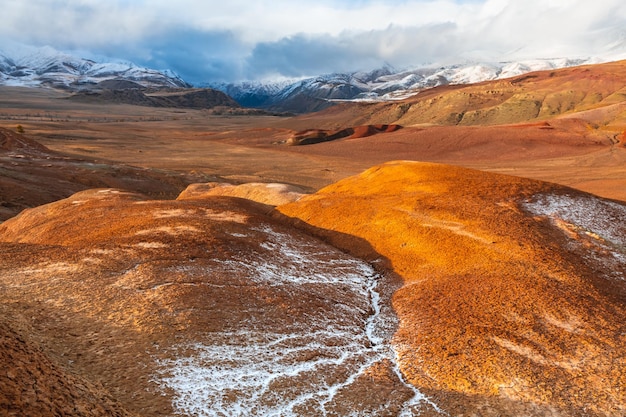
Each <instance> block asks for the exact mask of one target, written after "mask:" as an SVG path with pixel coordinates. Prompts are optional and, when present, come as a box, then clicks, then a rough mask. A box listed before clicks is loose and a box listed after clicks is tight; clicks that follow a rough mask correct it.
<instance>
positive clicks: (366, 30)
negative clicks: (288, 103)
mask: <svg viewBox="0 0 626 417" xmlns="http://www.w3.org/2000/svg"><path fill="white" fill-rule="evenodd" d="M2 9H3V10H2V14H3V25H2V26H0V39H2V41H7V42H8V41H15V42H21V43H25V44H31V45H37V46H43V45H50V46H53V47H55V48H57V49H62V50H66V51H71V50H81V51H84V50H87V51H92V52H93V54H99V55H106V56H109V57H111V58H123V59H128V60H131V61H134V62H137V63H139V64H142V65H149V66H152V67H156V68H159V69H164V68H169V69H173V70H175V71H177V72H178V73H179V74H181V75H182V76H183V77H184V78H186V79H188V80H189V81H192V82H195V83H201V82H203V81H205V82H208V81H219V80H236V79H240V78H260V77H268V76H272V75H282V76H290V77H297V76H305V75H313V74H319V73H325V72H332V71H347V70H359V69H370V68H373V67H375V66H378V65H382V64H383V63H385V62H387V63H390V64H392V65H395V66H411V65H418V64H421V63H425V62H434V63H453V62H459V61H463V60H467V59H476V60H506V59H519V58H540V57H556V56H589V55H598V54H603V53H607V51H609V52H612V53H617V52H624V53H626V50H625V48H626V46H625V45H626V31H625V30H624V29H623V28H624V27H626V3H624V2H623V0H595V1H594V2H589V1H588V0H526V1H524V2H520V1H517V0H403V1H384V0H318V1H316V2H310V1H294V0H271V1H270V0H257V1H254V2H251V1H249V0H229V1H228V2H226V1H219V2H218V1H215V0H211V1H202V0H178V1H176V2H174V1H171V0H108V1H106V2H103V1H100V0H76V1H69V2H68V1H66V0H30V1H28V2H25V1H22V0H4V1H3V7H2ZM2 41H0V47H2Z"/></svg>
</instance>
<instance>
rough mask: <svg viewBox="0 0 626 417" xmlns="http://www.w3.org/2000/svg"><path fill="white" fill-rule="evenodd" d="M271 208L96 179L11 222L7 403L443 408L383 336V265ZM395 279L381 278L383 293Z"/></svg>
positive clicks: (159, 410) (233, 410)
mask: <svg viewBox="0 0 626 417" xmlns="http://www.w3.org/2000/svg"><path fill="white" fill-rule="evenodd" d="M272 210H273V209H272V208H271V207H270V206H267V205H262V204H257V203H254V202H251V201H249V200H245V199H242V198H232V197H221V196H205V197H204V198H203V197H201V196H199V195H195V196H194V199H192V200H178V201H173V200H172V201H157V200H148V199H146V198H145V197H144V196H141V195H139V194H135V193H129V192H124V191H120V190H114V189H99V190H88V191H83V192H80V193H77V194H75V195H73V196H71V197H70V198H67V199H64V200H60V201H58V202H55V203H50V204H47V205H44V206H40V207H37V208H34V209H29V210H25V211H23V212H22V213H21V214H20V215H18V216H16V217H14V218H12V219H10V220H7V221H6V222H4V223H2V224H0V251H1V252H2V253H3V256H2V257H0V289H1V291H0V306H1V310H0V312H1V313H2V314H1V315H0V343H4V344H3V345H2V347H3V348H4V347H5V346H6V351H4V350H3V352H1V353H0V388H2V389H1V390H0V404H10V406H11V410H16V413H17V414H16V413H13V414H9V415H16V416H17V415H20V416H21V415H26V414H27V415H29V416H33V417H39V416H41V417H46V416H50V415H77V416H82V415H93V416H99V415H101V414H99V413H98V412H96V411H98V410H105V411H110V413H109V415H123V413H122V411H123V409H124V408H125V409H127V410H129V411H130V412H133V413H136V414H137V415H141V416H146V417H152V416H171V415H203V416H205V415H256V416H265V415H268V414H271V413H276V412H278V413H279V414H280V415H287V416H311V417H313V416H319V415H322V414H324V413H326V414H329V415H348V414H350V413H355V412H356V413H359V414H366V415H381V416H382V415H398V414H400V412H401V410H405V411H407V412H411V413H413V414H415V413H418V412H419V413H420V414H421V415H423V416H426V417H428V416H439V415H441V414H440V413H438V412H437V411H436V410H435V408H434V407H433V406H432V404H430V403H428V402H425V401H413V398H414V397H415V392H414V391H413V389H412V388H411V387H410V386H408V385H407V384H406V383H405V382H404V381H403V380H401V379H400V377H399V375H398V373H397V371H396V369H397V368H396V366H395V365H394V356H393V355H392V351H391V350H390V349H387V348H384V349H375V348H373V347H372V342H371V340H370V339H369V338H368V336H367V332H366V326H367V323H368V320H369V317H370V316H372V314H373V307H372V305H371V294H370V292H369V291H368V287H369V286H370V285H371V282H373V280H374V279H375V276H374V271H373V269H372V268H371V267H370V266H369V265H367V264H366V263H364V262H363V261H361V260H359V259H356V258H353V257H350V256H348V255H346V254H345V253H343V252H342V251H340V250H338V249H336V248H333V247H331V246H329V245H327V244H324V243H323V242H321V241H320V240H318V239H316V238H313V237H311V236H310V235H307V234H304V233H302V232H300V231H298V230H295V229H294V228H293V227H291V226H290V225H288V224H287V225H286V224H284V223H283V222H282V221H277V219H274V218H272V217H271V216H270V215H269V214H270V213H271V212H272ZM393 284H394V283H393V282H388V280H387V279H386V278H385V277H381V278H380V285H381V286H382V287H383V288H381V290H380V293H381V298H382V299H383V300H386V305H388V300H389V295H390V294H389V293H390V289H393V288H395V287H394V286H393ZM382 309H383V310H385V311H386V313H385V314H387V315H388V318H387V319H385V320H384V321H383V323H382V327H383V328H384V329H385V330H384V333H385V334H384V335H382V334H381V337H383V336H384V337H386V338H388V337H390V336H391V335H392V334H393V331H394V329H395V328H394V324H395V323H396V321H395V320H394V316H393V315H392V314H391V311H390V309H389V308H387V307H382ZM12 323H21V324H22V325H21V326H20V327H18V326H15V325H13V324H12ZM5 324H6V325H7V326H9V328H8V329H5V327H7V326H5ZM28 326H30V327H28ZM13 328H15V329H16V330H15V331H13V332H12V330H11V329H13ZM21 334H24V335H28V339H29V340H31V339H32V343H31V344H32V348H29V350H25V348H23V347H22V345H23V344H24V343H23V339H22V337H23V336H20V335H21ZM377 334H378V333H377ZM33 350H34V351H36V352H39V353H37V354H36V355H34V356H33V357H30V354H29V352H30V351H33ZM14 351H24V353H23V354H20V355H16V354H13V352H14ZM7 352H8V353H7ZM14 362H17V363H18V364H19V367H18V368H17V369H15V367H14ZM40 363H43V364H44V365H40ZM22 364H23V365H22ZM31 366H32V367H33V368H36V369H30V367H31ZM42 366H43V367H42ZM22 374H24V375H26V374H28V377H25V378H24V379H23V378H21V375H22ZM18 376H19V378H18ZM83 379H85V380H88V381H90V384H86V383H85V384H84V385H80V384H81V382H80V381H82V380H83ZM75 381H78V383H77V386H76V387H74V384H75ZM98 387H99V388H98ZM57 388H58V389H57ZM31 391H34V392H35V394H33V393H32V392H31ZM102 392H104V393H108V395H109V396H103V394H102ZM83 396H86V397H83ZM113 398H114V399H115V400H113ZM40 403H41V404H40ZM48 404H50V406H48ZM96 406H97V407H98V408H97V409H96V411H94V412H92V413H86V414H84V413H81V412H72V411H69V412H66V411H65V410H68V409H69V410H74V409H77V408H78V409H79V410H82V409H83V408H84V407H87V409H88V410H90V409H91V408H93V407H96ZM117 410H120V411H119V412H118V411H117ZM272 410H273V411H272ZM276 410H278V411H276ZM381 410H384V412H381ZM20 413H26V414H20ZM116 413H117V414H116ZM0 415H2V416H4V415H6V414H2V413H0Z"/></svg>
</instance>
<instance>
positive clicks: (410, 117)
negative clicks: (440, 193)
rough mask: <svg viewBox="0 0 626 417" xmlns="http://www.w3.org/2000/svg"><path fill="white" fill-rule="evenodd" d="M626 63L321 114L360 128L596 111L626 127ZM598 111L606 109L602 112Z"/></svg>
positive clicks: (601, 122) (608, 122) (603, 122)
mask: <svg viewBox="0 0 626 417" xmlns="http://www.w3.org/2000/svg"><path fill="white" fill-rule="evenodd" d="M625 101H626V61H619V62H613V63H607V64H598V65H588V66H582V67H574V68H566V69H559V70H553V71H540V72H534V73H529V74H525V75H522V76H518V77H515V78H509V79H503V80H497V81H488V82H483V83H478V84H472V85H450V86H441V87H436V88H432V89H429V90H424V91H422V92H420V93H419V94H417V95H415V96H413V97H411V98H408V99H406V100H403V101H402V102H396V103H384V104H360V105H346V106H338V107H335V108H331V109H328V110H325V111H324V112H321V113H320V114H323V115H324V117H326V118H329V120H330V119H332V120H341V118H342V117H343V118H344V119H345V122H344V123H345V124H346V126H348V125H354V124H355V123H356V124H366V123H370V124H375V123H397V124H400V125H403V126H410V125H415V124H439V125H465V126H470V125H472V126H473V125H494V124H510V123H522V122H528V121H532V120H546V119H550V118H554V117H560V116H566V115H573V114H576V113H579V112H586V111H590V110H596V111H595V113H593V114H591V115H589V114H588V115H587V116H591V118H592V119H594V120H593V121H594V122H596V123H597V124H598V126H608V127H615V126H618V127H619V126H622V128H623V126H624V125H625V124H626V104H625ZM598 109H602V110H601V111H598Z"/></svg>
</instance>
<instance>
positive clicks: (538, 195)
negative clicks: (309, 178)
mask: <svg viewBox="0 0 626 417" xmlns="http://www.w3.org/2000/svg"><path fill="white" fill-rule="evenodd" d="M279 210H280V211H281V212H282V213H284V214H286V215H287V216H291V217H293V218H295V219H299V220H301V221H303V222H305V224H308V225H310V226H312V227H314V229H313V231H314V232H316V233H318V234H321V235H323V236H325V237H326V238H327V239H330V241H331V242H333V244H335V245H337V246H339V247H343V248H345V249H346V250H348V251H350V252H352V253H353V254H356V255H358V256H362V257H364V258H366V259H370V260H371V261H374V262H377V261H383V264H386V265H387V267H388V268H393V270H394V271H395V272H397V273H398V274H399V275H400V276H401V277H402V279H403V281H404V285H403V287H402V288H401V289H400V290H398V291H397V292H396V293H395V294H394V296H393V307H394V309H395V311H396V312H397V314H398V316H399V319H400V324H399V329H398V331H397V333H396V334H395V336H394V343H395V345H396V346H397V347H398V351H399V353H398V354H399V357H400V363H401V369H402V371H403V372H404V373H405V375H407V378H408V380H409V381H411V382H412V383H414V384H415V385H416V386H417V387H418V388H419V389H420V390H423V391H424V392H426V393H428V394H429V395H431V397H432V398H434V399H435V401H436V402H437V403H439V404H446V405H447V407H445V409H446V410H447V411H449V412H450V413H451V415H500V416H502V415H510V416H517V415H535V416H543V415H545V416H553V415H564V416H565V415H567V416H590V415H594V416H619V415H623V414H624V412H625V411H626V398H625V396H624V392H623V387H624V386H625V384H626V372H625V369H626V367H625V365H626V349H625V348H624V346H626V339H625V336H624V335H625V333H624V323H625V322H626V321H625V319H626V308H625V307H624V306H625V300H626V285H625V284H624V282H625V281H624V279H625V277H626V262H624V259H626V258H625V256H626V251H625V249H624V248H625V243H626V241H625V240H624V234H625V232H626V223H625V220H624V219H626V206H624V205H618V204H615V203H611V202H608V201H604V200H600V199H597V198H596V197H593V196H590V195H586V194H582V193H580V192H576V191H574V190H572V189H566V188H563V187H560V186H556V185H551V184H547V183H541V182H536V181H531V180H526V179H520V178H515V177H508V176H502V175H494V174H488V173H484V172H480V171H474V170H468V169H463V168H456V167H451V166H444V165H436V164H424V163H411V162H394V163H388V164H385V165H382V166H377V167H374V168H372V169H370V170H368V171H366V172H364V173H363V174H361V175H359V176H356V177H352V178H348V179H346V180H343V181H340V182H338V183H336V184H334V185H331V186H329V187H326V188H324V189H322V190H320V191H319V192H318V193H316V194H313V195H311V196H307V197H304V198H303V199H301V200H299V201H298V202H296V203H292V204H288V205H285V206H281V207H279ZM309 230H311V229H309ZM322 230H326V231H327V232H324V231H322ZM328 231H330V232H328ZM335 232H340V233H341V234H340V235H336V234H335ZM346 235H352V236H356V237H358V238H362V239H364V240H365V241H366V242H368V244H369V245H362V244H358V242H357V244H355V242H353V241H351V240H350V239H349V238H346V237H345V236H346ZM342 236H343V237H342Z"/></svg>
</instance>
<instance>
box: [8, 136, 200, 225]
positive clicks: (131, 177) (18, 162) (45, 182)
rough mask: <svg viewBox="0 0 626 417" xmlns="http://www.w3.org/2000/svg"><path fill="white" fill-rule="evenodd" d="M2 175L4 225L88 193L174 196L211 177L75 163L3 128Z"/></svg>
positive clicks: (85, 161) (91, 161) (104, 163)
mask: <svg viewBox="0 0 626 417" xmlns="http://www.w3.org/2000/svg"><path fill="white" fill-rule="evenodd" d="M0 173H1V175H0V221H3V220H6V219H8V218H10V217H12V216H15V215H16V214H17V213H19V212H20V211H21V210H23V209H25V208H29V207H36V206H39V205H41V204H45V203H49V202H52V201H56V200H59V199H61V198H65V197H68V196H70V195H72V194H73V193H75V192H77V191H80V190H85V189H88V188H94V187H120V188H125V189H127V190H131V191H132V190H134V191H141V192H142V193H146V194H149V195H152V196H167V197H175V196H176V195H177V194H178V193H179V192H180V191H181V190H182V189H184V188H185V186H187V185H188V184H189V183H190V182H197V181H198V180H202V179H204V180H207V179H209V178H210V177H208V176H203V175H185V174H179V173H171V172H167V171H163V170H153V169H145V168H137V167H133V166H128V165H122V164H118V163H114V162H110V161H98V160H94V159H86V158H75V157H71V156H68V155H65V154H63V153H60V152H53V151H51V150H50V149H48V148H46V147H45V146H43V145H41V144H39V143H38V142H37V141H35V140H32V139H30V138H28V137H27V136H25V135H20V134H18V133H15V132H12V131H11V130H9V129H4V128H1V127H0Z"/></svg>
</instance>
